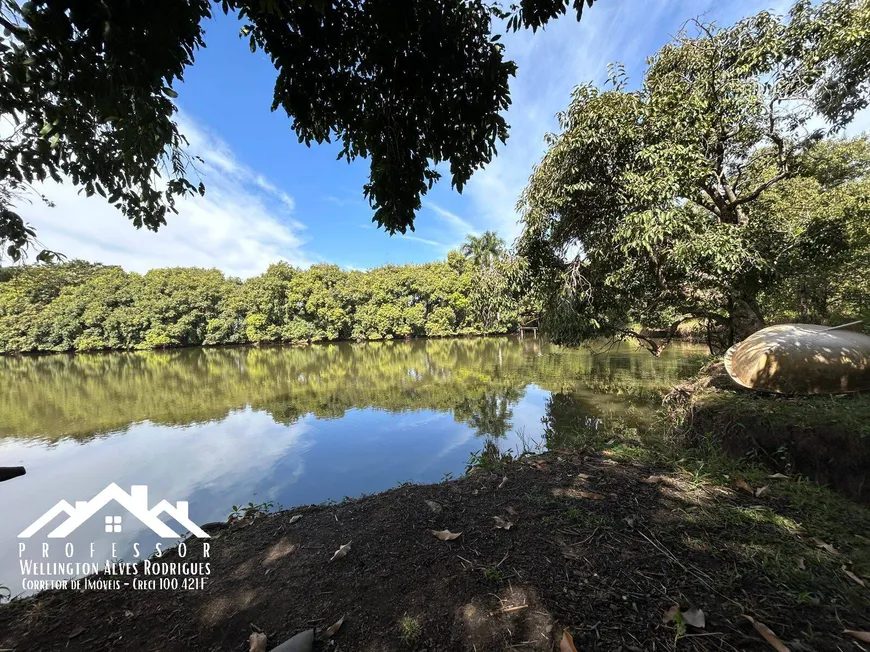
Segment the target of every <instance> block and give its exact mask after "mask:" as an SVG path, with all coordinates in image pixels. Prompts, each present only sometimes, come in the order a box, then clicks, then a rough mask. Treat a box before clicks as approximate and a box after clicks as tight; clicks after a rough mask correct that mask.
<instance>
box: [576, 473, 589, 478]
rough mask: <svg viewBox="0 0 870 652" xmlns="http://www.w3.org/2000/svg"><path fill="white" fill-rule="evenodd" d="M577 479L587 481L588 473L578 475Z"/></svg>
mask: <svg viewBox="0 0 870 652" xmlns="http://www.w3.org/2000/svg"><path fill="white" fill-rule="evenodd" d="M577 477H578V478H579V479H580V480H588V479H589V478H590V477H591V476H590V475H589V474H588V473H578V474H577Z"/></svg>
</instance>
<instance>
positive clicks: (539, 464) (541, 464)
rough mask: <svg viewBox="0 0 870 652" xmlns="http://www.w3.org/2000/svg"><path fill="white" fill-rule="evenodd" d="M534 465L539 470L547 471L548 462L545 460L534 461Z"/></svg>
mask: <svg viewBox="0 0 870 652" xmlns="http://www.w3.org/2000/svg"><path fill="white" fill-rule="evenodd" d="M533 466H534V467H535V468H536V469H538V471H546V469H547V464H546V463H545V462H534V463H533Z"/></svg>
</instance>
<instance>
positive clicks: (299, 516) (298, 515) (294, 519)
mask: <svg viewBox="0 0 870 652" xmlns="http://www.w3.org/2000/svg"><path fill="white" fill-rule="evenodd" d="M300 518H302V514H296V515H295V516H291V517H290V521H289V522H288V523H287V525H293V524H294V523H295V522H296V521H298V520H299V519H300Z"/></svg>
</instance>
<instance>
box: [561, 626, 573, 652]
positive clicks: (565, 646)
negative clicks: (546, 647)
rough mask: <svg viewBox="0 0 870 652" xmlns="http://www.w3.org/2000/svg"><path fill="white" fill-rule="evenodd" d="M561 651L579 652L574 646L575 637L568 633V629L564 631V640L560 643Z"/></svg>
mask: <svg viewBox="0 0 870 652" xmlns="http://www.w3.org/2000/svg"><path fill="white" fill-rule="evenodd" d="M559 652H577V648H576V647H575V646H574V637H573V636H571V634H569V633H568V630H567V629H566V630H565V631H563V632H562V641H561V642H560V643H559Z"/></svg>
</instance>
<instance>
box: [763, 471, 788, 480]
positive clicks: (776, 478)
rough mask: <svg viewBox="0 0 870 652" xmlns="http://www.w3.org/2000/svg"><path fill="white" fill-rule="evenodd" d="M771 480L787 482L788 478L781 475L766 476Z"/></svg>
mask: <svg viewBox="0 0 870 652" xmlns="http://www.w3.org/2000/svg"><path fill="white" fill-rule="evenodd" d="M767 477H768V478H770V479H771V480H788V476H787V475H785V474H783V473H774V474H773V475H769V476H767Z"/></svg>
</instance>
